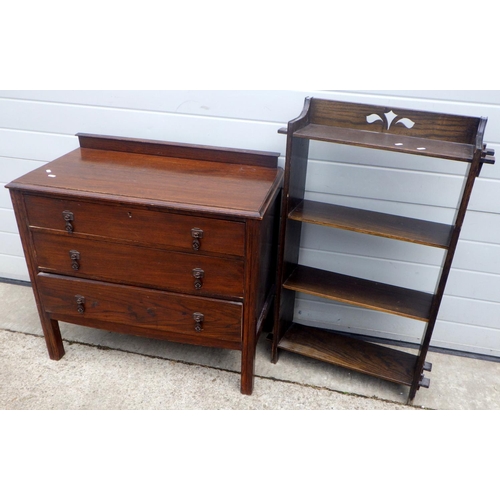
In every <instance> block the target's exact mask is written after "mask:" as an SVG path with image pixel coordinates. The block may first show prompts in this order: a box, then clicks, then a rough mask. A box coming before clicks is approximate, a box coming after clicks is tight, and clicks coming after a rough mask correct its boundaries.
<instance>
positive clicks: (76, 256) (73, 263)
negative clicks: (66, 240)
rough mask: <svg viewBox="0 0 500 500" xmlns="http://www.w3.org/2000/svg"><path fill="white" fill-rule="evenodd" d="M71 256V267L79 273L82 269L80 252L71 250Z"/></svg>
mask: <svg viewBox="0 0 500 500" xmlns="http://www.w3.org/2000/svg"><path fill="white" fill-rule="evenodd" d="M69 256H70V258H71V267H72V268H73V269H74V270H75V271H78V269H80V263H79V262H78V261H79V260H80V252H78V251H76V250H70V251H69Z"/></svg>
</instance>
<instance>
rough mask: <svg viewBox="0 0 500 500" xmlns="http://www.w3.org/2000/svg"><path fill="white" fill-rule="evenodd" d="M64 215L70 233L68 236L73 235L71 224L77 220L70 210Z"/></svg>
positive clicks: (65, 211)
mask: <svg viewBox="0 0 500 500" xmlns="http://www.w3.org/2000/svg"><path fill="white" fill-rule="evenodd" d="M62 214H63V219H64V220H65V222H66V231H67V232H68V234H71V233H72V232H73V224H71V222H72V221H73V220H74V218H75V217H74V215H73V212H70V211H69V210H64V211H63V213H62Z"/></svg>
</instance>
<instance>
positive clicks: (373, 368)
mask: <svg viewBox="0 0 500 500" xmlns="http://www.w3.org/2000/svg"><path fill="white" fill-rule="evenodd" d="M486 121H487V119H486V118H475V117H469V116H458V115H449V114H441V113H434V112H424V111H416V110H410V109H396V108H392V107H383V106H374V105H367V104H356V103H348V102H338V101H330V100H325V99H317V98H306V100H305V103H304V108H303V110H302V113H301V114H300V116H298V117H297V118H296V119H294V120H291V121H290V122H289V123H288V127H287V128H285V129H280V130H279V132H280V133H285V134H286V135H287V147H286V162H285V178H284V187H283V197H282V211H281V226H280V236H279V238H280V240H279V249H280V253H279V257H278V271H277V273H278V277H277V291H276V303H275V324H274V330H273V349H272V360H273V362H275V363H276V362H277V361H278V355H279V350H280V349H283V350H286V351H291V352H294V353H298V354H302V355H304V356H309V357H311V358H315V359H318V360H321V361H325V362H328V363H332V364H335V365H339V366H342V367H344V368H347V369H350V370H354V371H358V372H361V373H365V374H368V375H373V376H375V377H379V378H381V379H384V380H389V381H391V382H395V383H398V384H403V385H405V386H409V395H408V401H409V402H410V401H412V400H413V399H414V397H415V395H416V392H417V390H418V389H419V388H420V387H429V383H430V382H429V379H428V378H426V377H424V374H423V373H424V371H430V370H431V365H430V363H428V362H426V356H427V352H428V349H429V345H430V341H431V337H432V333H433V330H434V327H435V324H436V319H437V316H438V312H439V307H440V305H441V301H442V297H443V293H444V290H445V287H446V281H447V279H448V275H449V272H450V269H451V265H452V262H453V256H454V253H455V249H456V246H457V243H458V240H459V236H460V230H461V228H462V224H463V221H464V218H465V214H466V211H467V205H468V202H469V199H470V195H471V192H472V189H473V186H474V181H475V179H476V177H477V176H478V175H479V173H480V171H481V167H482V165H483V164H484V163H490V164H492V163H494V151H493V150H491V149H488V148H487V147H486V144H484V142H483V136H484V131H485V127H486ZM310 141H327V142H332V143H337V144H344V145H348V146H353V147H354V148H355V147H363V148H372V149H379V150H384V151H389V152H391V151H392V152H397V153H405V154H411V155H420V156H423V157H432V158H441V159H446V160H452V161H456V162H462V163H466V164H467V168H466V171H465V174H464V175H465V177H464V184H463V188H462V190H461V193H460V195H459V198H458V199H457V205H456V211H455V217H454V221H453V223H452V224H449V225H448V224H442V223H438V222H433V221H427V220H420V219H414V218H409V217H402V216H399V215H393V214H387V213H378V212H374V211H370V210H364V209H357V208H352V207H346V206H340V205H332V204H328V203H320V202H316V201H311V200H306V199H304V196H305V182H306V175H307V167H308V160H309V144H310ZM332 160H334V159H332ZM332 175H333V176H334V175H335V174H334V173H332ZM303 224H318V225H322V226H326V227H331V228H337V229H342V230H346V231H355V232H359V233H364V234H367V235H371V236H373V237H382V238H390V239H394V240H400V241H405V242H409V243H412V244H416V245H426V246H430V247H435V248H440V249H442V250H443V251H444V252H445V255H444V258H443V261H442V265H441V269H440V272H439V276H438V279H437V282H436V285H435V291H434V293H426V292H422V291H419V290H413V289H408V288H402V287H399V286H394V285H391V284H386V283H380V282H375V281H370V280H367V279H362V278H359V277H354V276H347V275H345V274H339V273H335V272H331V271H325V270H322V269H317V268H312V267H306V266H303V265H299V259H300V253H301V248H300V237H301V229H302V225H303ZM297 292H299V293H303V294H307V295H312V296H317V297H321V298H323V299H328V300H332V301H336V302H340V303H344V304H350V305H354V306H357V307H362V308H366V309H372V310H376V311H381V312H384V313H388V314H395V315H399V316H403V317H406V318H410V319H412V320H416V321H421V322H424V323H425V329H424V333H423V335H422V339H421V344H420V348H419V350H418V353H416V354H410V353H407V352H404V351H402V350H400V349H397V348H394V347H387V346H385V345H380V344H377V343H375V342H370V341H366V340H361V338H356V337H353V336H351V335H349V336H348V335H346V334H345V333H344V332H338V331H334V330H332V329H321V328H317V327H312V326H308V325H303V324H299V323H297V322H294V305H295V295H296V293H297Z"/></svg>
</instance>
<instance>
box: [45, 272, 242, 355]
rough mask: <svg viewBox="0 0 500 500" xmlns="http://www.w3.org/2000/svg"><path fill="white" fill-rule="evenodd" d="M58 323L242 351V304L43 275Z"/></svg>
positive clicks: (48, 301) (50, 309)
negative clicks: (64, 322)
mask: <svg viewBox="0 0 500 500" xmlns="http://www.w3.org/2000/svg"><path fill="white" fill-rule="evenodd" d="M37 282H38V287H39V291H40V294H41V300H42V304H43V308H44V310H45V312H47V313H49V315H50V316H51V318H53V319H55V320H61V321H67V322H70V323H77V324H81V325H86V326H94V327H96V328H107V329H110V330H116V331H122V332H125V333H132V334H137V335H141V336H148V337H155V338H165V339H169V340H174V341H177V342H187V343H192V344H198V345H207V346H218V347H228V348H233V349H238V348H240V347H239V346H240V344H241V320H242V309H243V306H242V304H240V303H238V302H227V301H223V300H216V299H208V298H202V297H192V296H189V295H182V294H176V293H168V292H162V291H159V290H149V289H146V288H140V287H132V286H126V285H116V284H110V283H104V282H99V281H91V280H85V279H79V278H69V277H65V276H58V275H51V274H46V273H40V274H38V277H37Z"/></svg>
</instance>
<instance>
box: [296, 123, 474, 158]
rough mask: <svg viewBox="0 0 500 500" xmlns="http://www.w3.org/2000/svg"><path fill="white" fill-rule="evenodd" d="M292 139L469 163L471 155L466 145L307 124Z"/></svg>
mask: <svg viewBox="0 0 500 500" xmlns="http://www.w3.org/2000/svg"><path fill="white" fill-rule="evenodd" d="M294 135H295V137H300V138H302V139H314V140H316V141H327V142H336V143H339V144H347V145H349V146H360V147H365V148H372V149H384V150H386V151H394V152H397V153H410V154H414V155H421V156H432V157H434V158H443V159H446V160H456V161H465V162H469V161H471V160H472V156H473V154H474V147H473V146H472V145H470V144H455V143H453V142H448V141H436V140H432V139H425V138H421V137H410V136H405V137H404V138H403V139H402V138H401V137H400V136H399V135H396V134H383V133H378V132H371V131H366V130H345V129H342V128H339V127H328V126H326V125H317V124H315V123H311V124H309V125H307V126H306V127H304V128H303V129H301V130H299V131H297V132H295V134H294Z"/></svg>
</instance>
